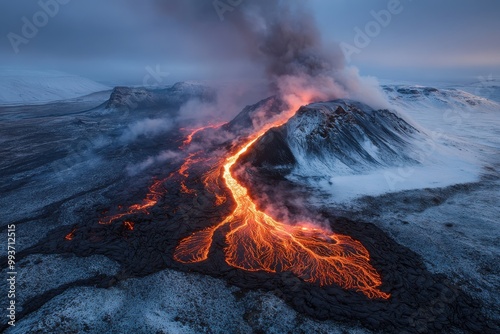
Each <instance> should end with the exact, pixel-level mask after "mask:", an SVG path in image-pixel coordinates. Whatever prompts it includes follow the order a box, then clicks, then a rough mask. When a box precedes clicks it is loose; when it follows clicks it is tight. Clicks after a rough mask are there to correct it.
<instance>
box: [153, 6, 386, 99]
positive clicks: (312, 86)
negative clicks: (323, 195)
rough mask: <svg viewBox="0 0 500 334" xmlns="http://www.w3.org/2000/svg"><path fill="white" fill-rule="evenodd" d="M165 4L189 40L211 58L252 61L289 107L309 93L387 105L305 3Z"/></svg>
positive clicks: (270, 90) (316, 96)
mask: <svg viewBox="0 0 500 334" xmlns="http://www.w3.org/2000/svg"><path fill="white" fill-rule="evenodd" d="M160 5H161V6H162V8H163V9H164V11H165V12H166V13H167V14H168V15H169V16H170V17H171V18H173V19H176V20H179V23H180V24H182V26H183V27H185V28H186V29H185V31H186V32H187V33H188V35H189V42H190V43H198V44H200V45H202V46H204V47H203V49H204V50H207V51H205V52H207V58H210V56H212V57H213V58H212V59H218V60H220V59H223V60H224V61H225V63H227V64H240V65H241V62H243V61H247V62H250V63H251V64H252V65H253V68H254V72H255V73H260V74H261V75H262V76H263V77H265V79H266V82H267V84H268V85H267V86H268V94H279V96H280V97H281V98H282V99H283V101H285V102H287V103H288V104H289V105H290V106H295V103H296V102H297V101H296V100H302V101H303V100H304V92H307V93H306V100H309V102H313V101H319V100H328V99H335V98H352V99H356V100H359V101H361V102H365V103H367V104H370V105H372V106H373V107H385V106H386V101H385V98H384V97H383V94H382V92H381V91H380V89H379V86H378V83H377V82H376V80H375V79H373V78H362V77H360V76H359V74H358V71H357V69H355V68H351V67H345V63H344V58H343V55H342V53H341V51H340V48H338V47H331V48H328V47H326V46H325V45H324V44H323V43H322V39H321V35H320V32H319V30H318V28H317V26H316V22H315V20H314V17H313V15H312V13H311V11H310V10H308V8H307V6H306V3H304V1H297V0H252V1H245V0H241V1H223V0H221V1H213V2H212V1H197V0H176V1H169V2H168V3H165V2H161V3H160ZM218 6H219V7H218ZM186 18H188V20H185V19H186ZM331 45H334V43H331ZM228 66H229V65H228Z"/></svg>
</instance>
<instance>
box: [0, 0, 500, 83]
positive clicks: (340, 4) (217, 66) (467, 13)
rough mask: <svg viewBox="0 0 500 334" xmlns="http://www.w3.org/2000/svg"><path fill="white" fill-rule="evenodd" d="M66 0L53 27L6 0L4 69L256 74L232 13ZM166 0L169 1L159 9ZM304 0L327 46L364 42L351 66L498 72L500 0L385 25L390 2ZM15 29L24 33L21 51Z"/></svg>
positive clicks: (31, 5)
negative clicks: (204, 20) (235, 37)
mask: <svg viewBox="0 0 500 334" xmlns="http://www.w3.org/2000/svg"><path fill="white" fill-rule="evenodd" d="M53 1H56V0H41V2H43V3H50V2H53ZM59 1H60V2H68V3H67V4H64V5H63V4H61V5H59V9H58V12H57V14H55V15H54V16H53V17H48V16H47V17H48V20H47V22H46V24H43V23H44V22H43V19H44V17H43V15H41V16H40V15H38V16H37V13H39V11H40V10H41V7H40V4H39V2H38V1H35V0H26V1H18V0H4V1H2V2H1V3H0V34H1V39H0V67H7V68H26V69H42V70H45V69H47V70H49V69H50V70H60V71H65V72H69V73H74V74H79V75H82V76H86V77H89V78H91V79H94V80H97V81H101V82H105V83H110V84H120V83H122V84H140V83H141V82H142V80H143V78H144V76H145V75H146V74H147V70H146V67H147V66H150V67H155V66H156V65H160V66H161V69H162V71H167V72H169V73H170V76H169V80H170V81H178V80H188V79H209V78H211V79H213V78H218V79H233V78H238V79H241V78H242V77H243V78H244V77H245V76H249V77H250V76H252V75H253V74H255V73H253V71H254V69H253V68H252V66H250V65H249V64H248V60H247V59H239V58H237V57H234V54H232V52H233V51H232V50H229V49H230V47H229V46H228V44H229V43H230V42H231V39H228V37H227V36H229V35H230V34H231V32H230V31H227V30H229V29H232V26H231V25H229V24H228V22H227V20H228V19H230V17H231V15H234V12H231V11H228V12H225V13H224V18H226V20H224V21H220V19H219V16H218V15H217V12H216V10H215V9H214V10H213V12H210V11H209V12H206V15H213V17H212V18H211V19H212V20H213V23H212V25H211V26H204V25H203V24H195V23H196V18H193V17H183V16H182V15H183V13H182V12H179V14H178V15H177V16H175V18H172V16H170V15H166V14H165V11H166V10H169V9H165V8H163V7H168V2H169V1H168V0H164V1H161V0H156V1H155V0H151V1H133V0H106V1H103V0H64V1H63V0H59ZM199 1H200V3H203V2H204V3H209V4H211V3H212V0H199ZM221 1H224V0H221ZM245 1H247V2H251V0H243V3H242V5H241V6H244V2H245ZM158 2H160V3H163V4H165V3H166V4H167V6H163V7H162V8H163V9H160V8H159V6H158ZM306 2H309V5H310V7H311V9H312V13H313V15H314V16H315V18H316V20H317V23H318V27H319V30H320V32H321V34H322V39H323V41H324V43H325V44H326V45H327V46H328V47H330V48H332V49H334V48H338V45H339V43H340V42H343V45H350V46H353V47H356V49H357V51H356V52H355V53H352V54H351V57H350V58H351V59H350V60H351V61H350V62H349V64H350V65H353V66H357V67H358V68H359V69H360V70H361V74H364V75H373V76H376V77H378V78H381V79H394V80H408V81H427V82H428V81H434V80H436V81H448V80H450V81H451V80H459V79H460V80H463V79H467V80H468V79H473V78H475V77H477V76H487V75H489V74H493V76H495V77H498V75H500V19H499V17H500V1H498V0H440V1H438V0H413V1H411V0H401V1H400V3H401V4H400V5H399V6H398V7H397V8H398V10H397V12H398V13H397V14H391V17H390V20H389V21H388V23H387V24H386V23H385V22H384V25H385V26H383V25H381V24H380V23H377V24H376V25H378V28H377V27H375V25H374V24H373V22H374V21H375V18H374V17H373V16H372V14H371V11H375V12H379V11H381V10H386V9H387V8H388V4H389V3H390V2H391V1H390V0H358V1H353V0H310V1H307V0H306ZM238 10H239V8H238V7H236V8H234V11H238ZM34 15H35V17H36V18H37V19H39V20H41V21H39V23H41V24H39V25H40V26H41V27H39V28H38V32H37V33H36V36H34V37H32V36H25V34H23V31H22V28H23V25H24V22H23V17H26V18H27V19H28V21H30V22H33V20H34ZM36 18H35V19H36ZM370 22H372V23H371V25H370ZM186 24H188V25H186ZM367 24H368V27H371V28H372V29H374V30H373V31H371V35H372V36H368V37H369V43H365V44H368V45H362V47H357V46H360V44H359V43H358V44H357V45H356V43H355V37H356V32H355V28H359V30H361V31H362V32H363V33H366V27H367ZM197 30H198V31H197ZM9 33H13V34H16V35H17V36H19V37H21V38H23V41H22V42H19V44H18V45H17V48H18V50H19V52H18V53H16V52H15V51H14V48H13V47H12V43H11V41H10V40H9ZM193 33H196V34H198V36H199V35H200V34H201V35H202V36H203V34H205V35H206V36H207V37H208V36H210V38H207V41H209V42H204V40H203V39H199V38H198V39H194V38H192V34H193ZM13 34H10V36H11V39H12V38H13V37H12V36H14V35H13ZM16 38H17V37H16ZM214 41H216V42H214ZM225 41H227V44H225Z"/></svg>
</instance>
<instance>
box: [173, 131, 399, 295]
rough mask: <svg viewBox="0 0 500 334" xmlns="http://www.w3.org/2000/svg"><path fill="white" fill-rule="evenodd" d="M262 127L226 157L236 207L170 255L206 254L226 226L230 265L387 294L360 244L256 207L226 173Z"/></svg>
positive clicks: (196, 257)
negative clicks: (218, 232)
mask: <svg viewBox="0 0 500 334" xmlns="http://www.w3.org/2000/svg"><path fill="white" fill-rule="evenodd" d="M281 124H282V122H278V123H276V124H272V125H270V126H266V127H265V128H264V129H262V130H261V131H260V132H259V133H258V134H257V135H256V136H255V137H254V138H253V139H251V140H249V141H248V142H247V143H246V144H244V146H243V147H242V148H241V149H239V150H238V151H237V152H236V153H235V154H233V155H232V156H230V157H229V158H227V160H226V161H225V163H224V165H223V168H224V173H223V178H224V181H225V183H226V186H227V187H228V189H229V190H230V192H231V194H232V197H233V199H234V201H235V202H236V208H235V209H234V211H233V212H232V213H231V214H230V215H229V216H228V217H227V218H226V219H224V220H223V221H222V222H221V223H219V224H217V225H215V226H213V227H209V228H206V229H203V230H201V231H197V232H195V233H193V234H192V235H190V236H188V237H186V238H184V239H183V240H181V242H180V244H179V245H178V246H177V248H176V250H175V253H174V258H175V260H176V261H179V262H182V263H194V262H200V261H204V260H206V259H207V258H208V256H209V252H210V247H211V245H212V240H213V236H214V233H215V231H216V230H218V229H219V228H220V227H222V226H224V225H226V224H229V226H230V231H229V232H228V233H227V234H226V236H225V238H226V243H227V247H226V248H225V250H224V251H225V257H226V258H225V260H226V263H227V264H229V265H230V266H233V267H236V268H240V269H243V270H248V271H259V270H263V271H267V272H279V271H291V272H293V273H294V274H295V275H297V276H299V277H300V278H302V279H304V280H305V281H307V282H311V283H318V284H320V285H331V284H338V285H339V286H341V287H343V288H345V289H354V290H357V291H360V292H362V293H364V294H365V295H366V296H367V297H369V298H383V299H387V298H389V296H390V295H389V294H387V293H384V292H382V291H380V290H378V287H379V286H380V285H381V278H380V275H379V274H378V273H377V271H376V270H375V269H374V268H373V267H372V266H371V265H370V263H369V262H370V255H369V253H368V251H367V250H366V249H365V248H364V247H363V245H362V244H361V243H360V242H358V241H356V240H353V239H352V238H350V237H349V236H344V235H338V234H332V233H331V232H328V231H326V230H323V229H321V228H312V227H310V226H311V224H303V225H302V224H301V225H293V226H292V225H288V224H285V223H282V222H279V221H276V220H275V219H273V218H272V217H270V216H269V215H267V214H266V213H264V212H262V211H259V210H258V209H257V206H256V204H255V203H254V201H253V200H252V198H251V197H250V195H249V193H248V190H247V189H246V188H245V187H244V186H243V185H241V184H240V183H239V182H238V181H237V180H236V179H235V178H234V177H233V175H232V174H231V168H232V167H233V166H234V165H235V164H236V162H237V161H238V158H239V157H240V156H241V155H242V154H243V153H245V152H246V151H247V150H248V148H249V147H250V146H251V145H252V144H253V143H255V141H257V140H258V139H259V138H260V137H261V136H262V135H263V134H264V133H265V132H266V131H267V130H268V129H269V128H271V127H274V126H279V125H281Z"/></svg>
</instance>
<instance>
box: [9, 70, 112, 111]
mask: <svg viewBox="0 0 500 334" xmlns="http://www.w3.org/2000/svg"><path fill="white" fill-rule="evenodd" d="M109 89H110V88H109V87H107V86H105V85H102V84H100V83H97V82H95V81H92V80H89V79H87V78H83V77H80V76H76V75H71V74H67V73H63V72H57V71H44V72H42V71H14V70H1V71H0V104H3V105H16V104H36V103H46V102H52V101H58V100H66V99H72V98H76V97H80V96H84V95H88V94H92V93H95V92H100V91H105V90H109Z"/></svg>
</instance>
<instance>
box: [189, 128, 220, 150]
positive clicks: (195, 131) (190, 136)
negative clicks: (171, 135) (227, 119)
mask: <svg viewBox="0 0 500 334" xmlns="http://www.w3.org/2000/svg"><path fill="white" fill-rule="evenodd" d="M224 124H226V123H218V124H209V125H206V126H202V127H199V128H195V129H191V130H190V131H191V132H190V133H189V134H188V135H187V137H186V139H184V141H183V142H182V145H181V146H180V147H179V148H180V149H183V148H185V147H186V146H188V145H189V144H191V142H192V141H193V137H194V135H195V134H197V133H198V132H200V131H203V130H206V129H216V128H218V127H221V126H222V125H224Z"/></svg>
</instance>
